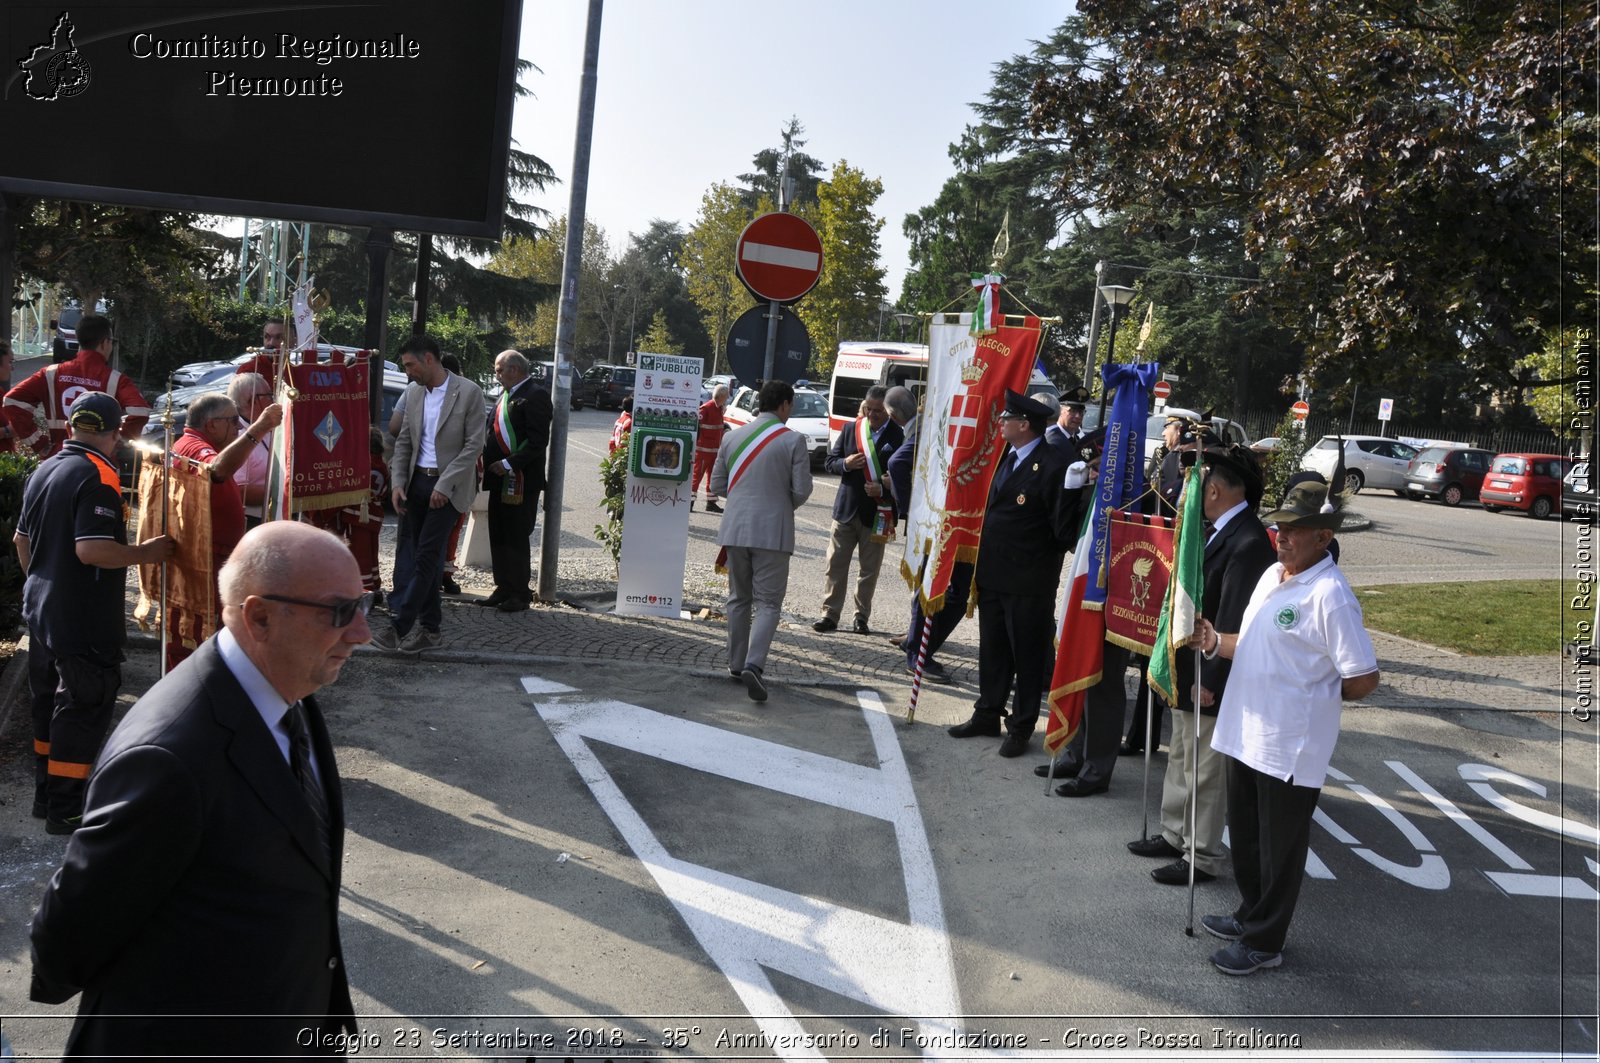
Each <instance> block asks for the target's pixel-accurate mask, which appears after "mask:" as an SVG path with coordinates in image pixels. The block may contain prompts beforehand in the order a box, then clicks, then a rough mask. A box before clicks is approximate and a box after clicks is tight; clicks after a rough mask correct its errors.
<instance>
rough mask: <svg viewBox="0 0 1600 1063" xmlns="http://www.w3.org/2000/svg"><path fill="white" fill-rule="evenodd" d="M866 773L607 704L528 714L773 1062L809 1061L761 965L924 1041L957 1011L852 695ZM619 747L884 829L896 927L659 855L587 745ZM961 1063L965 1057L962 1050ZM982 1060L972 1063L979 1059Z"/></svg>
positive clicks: (873, 730)
mask: <svg viewBox="0 0 1600 1063" xmlns="http://www.w3.org/2000/svg"><path fill="white" fill-rule="evenodd" d="M859 699H860V702H861V705H862V711H863V713H864V714H865V717H866V722H867V727H868V731H869V733H870V734H871V736H872V740H873V746H874V749H875V750H876V752H877V755H878V761H879V767H878V768H875V769H874V768H864V767H862V766H860V765H857V764H851V763H849V762H847V761H841V760H837V759H834V758H831V757H824V756H821V755H819V754H816V753H810V752H806V751H804V750H797V749H792V748H789V747H787V746H782V745H778V744H776V743H773V742H767V741H764V740H761V739H756V738H750V737H747V736H744V735H739V734H734V733H732V732H729V731H724V730H721V729H720V728H715V727H710V726H707V725H705V724H700V723H695V722H693V721H689V720H682V719H679V718H677V717H673V716H667V715H665V714H663V713H658V712H653V711H651V710H649V709H645V708H642V707H640V706H637V705H629V704H626V703H623V702H619V701H610V700H606V701H595V702H578V703H566V704H550V703H546V702H539V701H536V702H535V703H534V704H535V708H536V709H537V710H538V712H539V714H540V716H541V717H543V718H544V720H545V722H546V723H547V724H548V725H549V727H550V730H551V733H552V734H553V735H554V736H555V739H556V741H557V743H558V744H559V745H560V746H561V749H562V751H563V752H564V753H566V755H567V757H568V758H569V759H570V760H571V761H572V763H573V765H574V767H576V768H577V770H578V774H579V776H580V777H581V778H582V779H583V781H584V783H585V784H586V785H587V786H588V787H589V789H590V792H591V793H593V794H594V797H595V800H596V801H597V802H598V803H599V804H600V806H601V808H602V809H604V810H605V812H606V814H607V815H608V816H610V817H611V821H612V823H613V824H614V825H615V826H616V828H617V830H618V831H619V832H620V833H621V834H622V836H623V838H624V839H625V840H626V841H627V843H628V845H629V846H630V847H631V848H632V849H633V851H634V853H635V854H636V855H637V856H638V858H639V860H640V861H641V862H642V863H643V864H644V866H645V868H646V869H647V870H648V871H649V872H650V874H651V876H652V877H653V878H654V879H655V880H656V883H657V884H658V885H659V886H660V887H661V890H662V892H663V893H664V894H665V895H666V896H667V898H668V900H670V901H671V902H672V904H673V906H674V907H675V908H676V909H677V910H678V913H679V914H680V915H681V916H682V918H683V920H684V922H685V923H687V924H688V926H689V928H690V930H691V931H693V933H694V935H695V937H696V939H697V940H698V941H699V942H700V945H701V947H702V948H703V949H705V951H706V953H707V955H708V956H709V957H710V958H711V959H712V961H713V962H714V963H716V965H717V967H718V968H719V969H720V970H721V971H722V973H723V976H724V977H726V978H727V979H728V982H729V983H730V985H732V987H733V989H734V992H735V993H736V994H737V995H738V996H739V999H740V1001H741V1003H743V1005H744V1006H745V1008H747V1009H748V1010H749V1012H750V1014H751V1016H752V1017H753V1019H754V1021H755V1022H756V1023H757V1025H758V1026H759V1027H760V1029H761V1030H762V1032H763V1033H764V1034H766V1035H767V1036H768V1037H769V1038H771V1039H772V1040H773V1041H775V1042H777V1043H779V1044H785V1045H786V1047H784V1048H782V1049H779V1050H778V1054H779V1055H780V1056H781V1058H784V1059H821V1058H823V1056H822V1054H821V1053H820V1052H819V1051H817V1050H816V1049H815V1048H811V1047H787V1046H793V1045H799V1046H805V1045H806V1044H807V1042H806V1039H805V1036H804V1035H805V1031H804V1029H803V1027H802V1026H801V1024H800V1022H799V1021H798V1020H796V1019H795V1018H794V1015H793V1013H792V1011H791V1010H790V1009H789V1007H788V1006H787V1005H786V1004H785V1003H784V1002H783V1000H782V998H781V997H780V996H779V994H778V993H777V991H776V990H775V989H774V988H773V986H772V983H771V981H770V980H769V979H768V977H767V975H766V973H765V971H764V970H763V968H767V969H771V970H777V971H781V972H783V973H785V974H787V975H790V976H791V977H794V978H798V979H801V980H803V981H806V982H809V983H811V984H813V985H817V986H821V987H822V988H824V989H827V990H829V991H830V992H833V993H836V994H838V995H840V996H843V997H845V998H847V999H850V1000H855V1001H858V1002H860V1003H861V1004H863V1005H866V1006H867V1007H870V1008H875V1009H879V1010H881V1011H883V1012H884V1013H885V1014H886V1015H887V1016H934V1017H935V1018H934V1019H930V1020H923V1021H922V1022H921V1023H920V1026H921V1029H922V1032H923V1033H924V1034H925V1035H928V1036H930V1037H932V1038H934V1039H935V1043H938V1041H939V1040H945V1041H948V1040H949V1039H950V1038H951V1037H952V1036H953V1035H954V1034H955V1032H956V1029H957V1027H956V1026H955V1025H954V1022H953V1021H950V1022H945V1021H943V1018H942V1017H954V1016H959V1015H960V1014H961V1005H960V1000H959V998H958V995H957V990H956V981H955V968H954V963H953V960H952V954H951V950H950V943H949V939H948V938H947V936H946V934H945V926H944V916H943V911H942V908H941V906H940V900H939V889H938V881H937V878H936V877H935V875H934V866H933V854H932V851H931V849H930V847H929V844H928V839H927V833H926V831H925V829H924V828H923V825H922V820H921V813H920V810H919V808H918V806H917V803H916V797H915V794H914V792H913V791H912V788H911V780H910V776H909V773H908V772H907V770H906V766H905V761H904V758H903V757H902V755H901V753H900V749H899V743H898V740H897V739H896V737H895V735H894V730H893V724H892V722H891V721H890V720H889V718H888V715H887V714H886V713H885V712H884V709H883V705H882V703H881V702H880V701H878V699H877V697H876V695H873V694H870V693H866V692H864V693H863V694H862V695H860V696H859ZM590 740H593V741H598V742H605V743H609V744H615V745H620V746H622V747H623V748H626V749H630V750H635V751H638V752H643V753H647V754H649V755H651V756H654V757H658V758H660V759H662V760H666V761H669V762H671V763H675V764H682V765H684V766H686V767H692V768H695V769H696V770H699V771H706V772H710V773H712V774H715V775H720V776H722V777H724V778H729V779H734V780H736V781H739V782H744V783H747V784H750V785H754V786H761V787H765V788H767V789H772V790H776V791H778V792H782V793H786V794H790V795H793V796H797V797H802V798H806V799H808V800H811V801H814V802H816V803H817V804H819V805H822V806H832V807H834V808H839V809H843V810H847V811H851V812H856V813H859V814H861V815H867V816H872V817H874V818H876V819H880V820H885V821H887V822H889V823H890V824H892V825H893V827H894V829H895V837H896V842H897V847H898V849H899V851H900V859H901V865H902V871H903V874H904V876H905V880H906V895H907V902H908V903H907V911H908V914H909V917H910V918H909V921H908V922H905V923H902V922H899V921H896V920H891V919H884V918H882V917H879V916H874V915H869V914H867V913H864V912H860V911H856V910H854V909H850V908H846V907H843V906H841V905H836V904H830V903H828V902H825V901H821V900H818V899H816V898H813V897H806V896H803V895H801V894H797V893H792V892H790V891H787V890H782V889H778V888H775V887H772V886H768V885H766V884H764V883H760V882H754V881H751V880H749V879H745V878H741V877H739V876H736V875H731V874H728V873H726V872H723V871H718V870H716V869H713V868H708V867H704V866H702V865H699V864H695V863H691V862H689V861H685V860H680V859H678V858H676V857H674V856H672V854H670V853H669V852H667V850H666V848H665V846H663V845H662V844H661V842H660V840H659V839H657V838H656V836H655V834H654V833H653V832H652V831H651V830H650V828H649V827H648V825H646V823H645V821H644V819H643V817H641V816H640V815H639V813H638V812H637V811H636V810H635V809H634V807H633V806H632V805H631V804H630V803H629V802H628V799H627V798H626V797H625V796H624V795H623V793H622V790H621V789H620V787H618V786H617V784H616V782H615V781H614V780H613V779H612V778H611V775H610V773H609V772H607V771H606V769H605V767H604V765H602V764H601V763H600V760H599V758H598V757H597V756H596V755H595V754H594V752H593V750H591V749H590V747H589V741H590ZM957 1054H959V1055H960V1056H961V1057H962V1058H972V1057H973V1055H974V1053H973V1052H972V1051H971V1050H965V1049H963V1050H961V1051H960V1052H959V1053H957ZM980 1054H981V1053H980Z"/></svg>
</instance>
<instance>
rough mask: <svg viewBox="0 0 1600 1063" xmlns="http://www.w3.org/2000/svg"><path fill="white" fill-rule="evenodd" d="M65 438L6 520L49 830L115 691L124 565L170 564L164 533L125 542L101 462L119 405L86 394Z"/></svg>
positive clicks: (85, 763) (61, 820)
mask: <svg viewBox="0 0 1600 1063" xmlns="http://www.w3.org/2000/svg"><path fill="white" fill-rule="evenodd" d="M67 426H68V430H69V431H70V433H71V436H70V438H69V439H68V440H67V441H66V442H65V443H64V444H63V445H62V448H61V449H60V450H59V451H57V452H56V453H55V454H52V455H51V456H50V457H48V458H46V459H45V461H44V463H43V464H42V465H40V466H39V468H38V469H37V470H36V471H35V472H34V474H33V475H32V476H31V477H29V478H28V484H27V486H26V487H25V488H24V489H23V492H22V515H21V516H20V517H19V518H18V519H17V530H16V534H15V535H14V536H12V542H13V543H15V544H16V548H17V559H18V561H19V562H20V563H21V566H22V570H23V571H24V572H25V573H27V577H28V578H27V582H26V583H24V584H23V587H22V615H23V617H24V618H25V619H26V620H27V622H28V684H29V688H30V691H31V693H32V695H33V751H34V762H35V766H34V792H33V814H34V816H35V817H36V818H39V819H42V820H44V821H45V830H46V831H48V832H49V833H51V834H71V833H72V832H73V831H74V830H76V829H77V828H78V825H79V824H80V823H81V822H82V820H83V795H84V790H85V789H86V788H87V786H88V782H89V770H90V769H91V768H92V767H94V758H95V754H96V753H97V752H99V749H100V742H101V740H102V739H104V738H105V736H106V728H107V726H108V725H109V724H110V723H111V707H112V705H114V704H115V703H116V700H117V688H118V687H120V686H121V685H122V668H121V665H122V646H123V643H124V642H125V641H126V639H127V630H126V626H125V621H124V619H123V612H124V608H125V604H124V596H125V593H126V587H127V566H128V565H139V564H155V563H159V562H161V561H165V560H166V559H167V558H169V557H171V556H172V552H173V546H174V544H173V541H172V540H171V539H170V538H168V537H167V536H165V535H160V536H157V537H156V538H154V539H149V540H146V541H145V542H143V543H140V544H139V545H138V546H129V545H128V533H127V529H126V527H125V523H124V519H123V509H122V478H121V474H120V472H119V471H118V469H117V466H116V464H115V462H114V461H113V460H112V455H113V454H114V453H115V452H116V448H117V440H118V437H119V436H120V434H121V427H122V406H121V404H119V403H118V402H117V400H116V399H114V398H112V397H111V396H110V395H107V394H106V393H105V392H103V391H86V392H84V393H83V394H81V395H79V396H78V397H77V398H76V399H74V400H73V402H72V406H71V408H70V410H69V412H68V414H67Z"/></svg>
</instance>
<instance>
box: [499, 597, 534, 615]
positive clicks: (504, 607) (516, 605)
mask: <svg viewBox="0 0 1600 1063" xmlns="http://www.w3.org/2000/svg"><path fill="white" fill-rule="evenodd" d="M526 608H528V603H527V602H526V601H524V600H523V599H521V598H502V599H501V600H500V602H499V603H498V604H496V605H495V611H497V612H501V613H520V612H522V611H523V610H524V609H526Z"/></svg>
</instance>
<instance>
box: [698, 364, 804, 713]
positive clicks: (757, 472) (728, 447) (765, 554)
mask: <svg viewBox="0 0 1600 1063" xmlns="http://www.w3.org/2000/svg"><path fill="white" fill-rule="evenodd" d="M757 409H758V411H759V414H758V416H757V417H756V419H755V420H753V421H751V422H750V423H749V424H747V425H745V426H744V427H743V428H740V429H738V430H737V431H734V432H730V433H728V436H727V438H725V439H724V440H723V441H722V446H721V447H720V448H718V450H717V462H716V464H715V465H714V466H712V469H711V494H712V495H713V497H721V498H724V499H726V500H727V502H726V507H727V508H726V512H725V513H724V514H723V517H722V525H721V528H720V529H719V531H718V533H717V544H718V545H719V546H721V547H723V548H724V549H725V550H726V552H727V566H728V605H727V613H728V673H729V674H730V675H732V676H733V677H734V678H735V679H739V680H742V681H743V682H744V686H745V689H746V690H747V691H749V692H750V698H751V700H752V701H766V700H767V687H766V683H765V682H764V681H763V679H762V672H763V669H764V666H765V665H766V663H767V650H768V648H769V647H771V645H772V635H773V633H774V632H775V631H777V630H778V615H779V613H780V611H781V610H782V609H783V596H784V593H785V592H786V591H787V590H788V587H789V558H790V555H792V554H793V553H794V511H795V510H797V509H799V508H800V507H801V506H802V505H804V504H805V501H806V499H808V498H810V497H811V455H810V452H809V451H808V450H807V449H806V447H807V443H806V437H805V436H803V435H801V434H800V433H799V432H794V431H791V430H790V429H789V428H788V426H787V425H786V424H785V423H784V422H786V421H788V419H789V412H790V411H791V410H792V409H794V388H792V387H790V386H789V385H788V384H786V383H784V382H783V381H781V380H769V381H767V382H766V383H765V384H762V385H761V391H760V394H759V396H758V399H757ZM752 602H753V603H754V615H753V616H752Z"/></svg>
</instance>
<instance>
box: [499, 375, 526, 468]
mask: <svg viewBox="0 0 1600 1063" xmlns="http://www.w3.org/2000/svg"><path fill="white" fill-rule="evenodd" d="M494 438H495V441H496V442H497V443H499V444H500V450H501V451H502V452H503V453H504V454H505V456H506V457H508V458H509V457H510V456H511V455H512V454H515V453H516V452H517V451H518V450H519V449H521V447H522V440H520V439H518V438H517V430H516V428H515V427H513V425H512V424H511V392H509V391H505V392H501V394H500V401H499V402H498V403H496V404H495V408H494Z"/></svg>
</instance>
